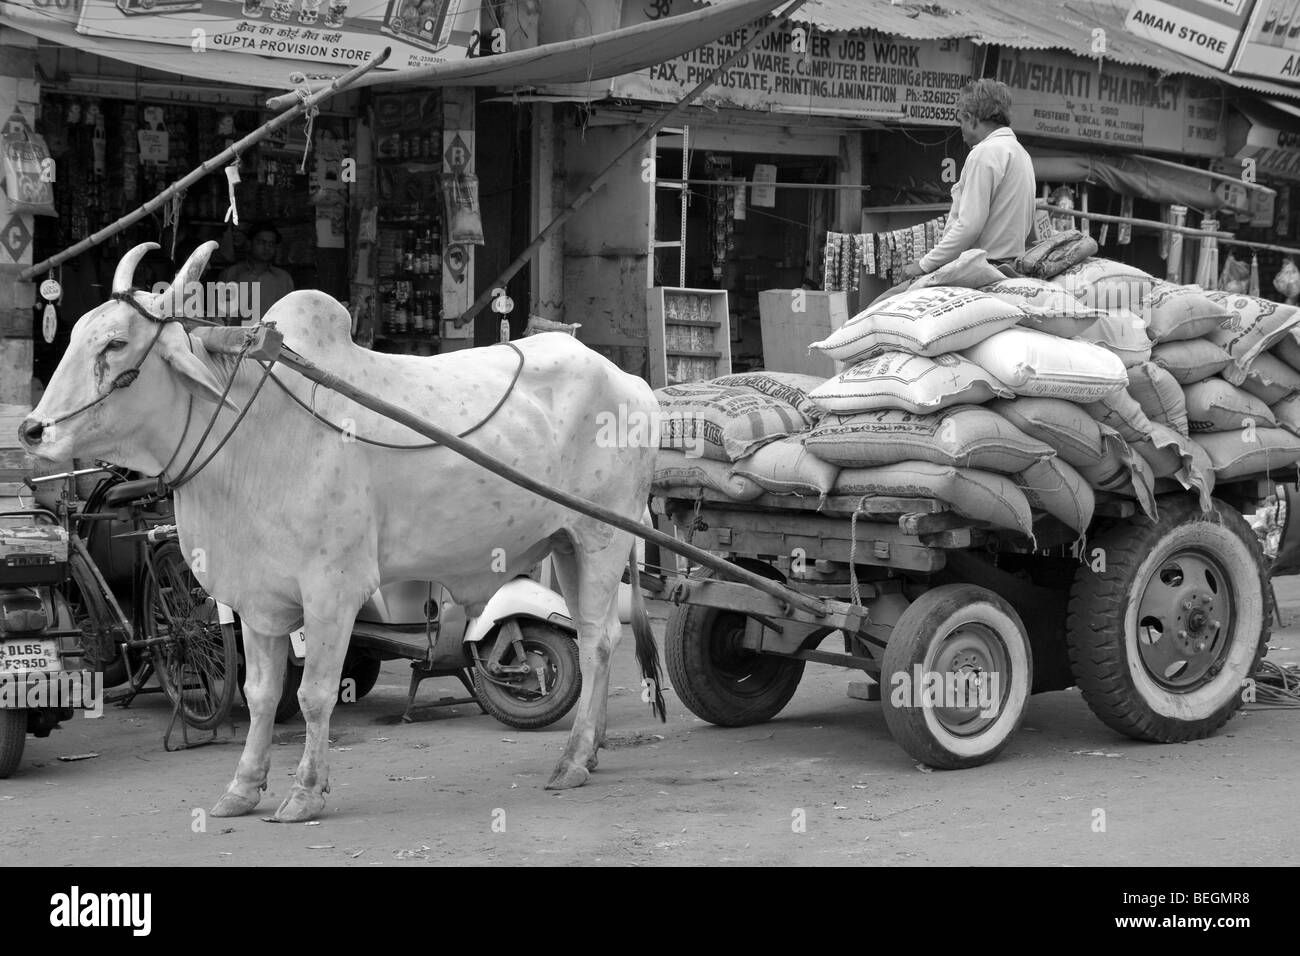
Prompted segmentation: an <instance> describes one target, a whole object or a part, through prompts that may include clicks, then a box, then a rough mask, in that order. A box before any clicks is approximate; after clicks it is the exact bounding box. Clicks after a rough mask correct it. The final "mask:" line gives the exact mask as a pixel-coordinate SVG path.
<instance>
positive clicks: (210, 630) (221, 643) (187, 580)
mask: <svg viewBox="0 0 1300 956" xmlns="http://www.w3.org/2000/svg"><path fill="white" fill-rule="evenodd" d="M152 563H153V567H152V568H151V569H150V571H149V572H148V573H147V574H146V576H145V588H144V609H143V610H144V613H143V615H142V622H143V624H144V628H145V632H146V636H147V637H149V638H151V639H158V638H161V639H162V640H161V641H160V642H159V643H157V644H154V645H153V646H152V648H151V652H152V654H153V660H154V670H155V671H157V672H158V681H159V683H161V684H162V688H163V692H164V693H165V694H166V695H167V697H168V699H170V700H171V702H172V703H173V704H176V703H177V702H179V704H180V711H181V716H182V718H183V719H184V721H185V723H187V724H189V725H190V726H191V727H193V728H194V729H195V730H214V729H215V728H216V727H218V726H219V725H220V724H221V722H222V721H223V720H225V719H226V716H227V715H228V714H229V713H230V709H231V707H233V706H234V703H235V690H236V687H237V683H238V680H239V676H238V668H239V662H238V659H237V650H236V648H237V644H236V639H235V628H234V625H233V624H222V623H221V621H220V620H219V619H218V614H217V605H216V602H215V601H213V600H212V599H211V598H209V597H208V595H207V592H205V591H204V590H203V588H202V587H201V586H200V585H199V582H198V581H197V580H196V579H195V577H194V575H193V573H192V572H191V571H190V569H189V567H188V566H187V565H186V563H185V558H184V556H183V555H182V554H181V549H180V546H179V545H177V544H176V542H174V541H167V542H164V543H163V544H161V545H159V546H158V547H157V548H155V549H154V550H153V553H152Z"/></svg>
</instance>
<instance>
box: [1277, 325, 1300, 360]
mask: <svg viewBox="0 0 1300 956" xmlns="http://www.w3.org/2000/svg"><path fill="white" fill-rule="evenodd" d="M1272 352H1273V354H1274V355H1276V356H1277V357H1278V358H1280V359H1281V360H1282V361H1283V362H1285V363H1286V364H1287V365H1289V366H1290V367H1291V368H1293V369H1296V370H1297V371H1300V326H1297V327H1296V328H1294V329H1290V330H1288V331H1287V333H1286V335H1284V336H1282V337H1281V338H1280V339H1278V340H1277V342H1276V344H1274V346H1273V349H1272Z"/></svg>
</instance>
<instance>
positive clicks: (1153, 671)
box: [194, 325, 1295, 769]
mask: <svg viewBox="0 0 1300 956" xmlns="http://www.w3.org/2000/svg"><path fill="white" fill-rule="evenodd" d="M194 332H195V335H196V336H198V337H199V338H201V339H202V340H203V341H204V344H205V346H206V347H207V348H208V349H209V350H210V351H215V352H225V353H228V354H239V355H243V356H244V357H247V358H255V359H259V360H262V361H275V362H278V363H279V364H281V365H285V366H288V367H290V368H292V369H294V370H295V371H297V372H299V373H300V374H302V375H304V376H305V377H306V378H308V379H310V380H312V381H314V382H316V383H318V384H320V385H322V386H324V387H327V388H330V389H333V390H335V391H338V392H339V393H340V394H342V395H344V396H346V397H347V398H349V399H351V400H353V401H355V402H357V403H358V404H361V405H363V406H365V407H366V408H369V409H371V410H373V411H376V412H378V413H380V414H382V415H385V416H386V417H388V418H391V419H392V420H394V421H397V422H399V423H400V424H402V425H405V426H406V427H408V428H410V429H412V430H413V431H415V432H417V433H419V434H421V435H424V436H426V437H428V438H431V439H434V440H435V441H438V442H441V443H442V444H444V445H445V446H447V447H448V448H450V449H452V450H453V451H455V452H457V453H458V454H460V455H463V456H464V457H466V458H468V459H469V460H471V461H473V462H475V463H476V464H479V465H481V466H482V467H484V468H487V469H489V470H491V471H492V472H494V473H496V474H498V475H500V476H501V477H503V478H506V479H507V480H509V481H511V482H513V483H514V484H516V485H518V486H520V487H522V488H525V489H526V490H528V491H531V492H534V493H536V494H538V495H540V496H542V497H545V498H548V499H550V500H552V501H556V502H558V503H560V504H562V505H564V506H566V507H568V508H572V509H573V510H575V511H578V512H580V513H582V514H586V515H588V516H591V517H594V518H598V519H600V520H602V521H605V522H607V523H609V524H611V525H613V526H615V527H618V528H621V529H623V530H625V531H629V532H631V533H632V534H635V535H637V536H638V537H641V538H643V539H645V540H646V541H647V542H648V543H651V544H654V545H657V546H659V547H660V548H662V549H664V550H666V551H669V552H672V553H674V554H677V555H679V556H681V557H684V558H686V559H687V560H688V561H689V562H691V563H692V564H694V565H696V568H695V570H694V571H692V572H691V573H689V574H681V573H676V572H669V573H666V574H664V575H662V576H661V577H659V578H658V579H655V578H649V580H651V581H655V584H654V586H653V589H654V590H655V591H656V592H657V593H658V595H659V596H661V597H663V598H664V599H666V600H668V601H670V602H671V603H672V604H674V605H675V608H674V610H673V612H672V616H671V617H670V619H669V625H668V631H667V637H666V644H667V648H666V650H667V658H668V667H669V671H670V674H671V676H672V678H673V686H674V689H675V690H676V692H677V694H678V696H679V697H680V698H681V700H682V701H683V702H684V703H685V704H686V705H687V706H688V707H689V708H690V709H691V710H692V711H693V712H694V713H696V714H697V715H698V716H700V717H702V718H704V719H705V720H708V721H710V722H712V723H715V724H719V725H723V726H741V725H746V724H753V723H758V722H761V721H764V720H768V719H770V718H771V717H773V716H775V715H776V714H777V713H779V712H780V710H781V708H782V707H784V706H785V704H786V703H787V702H788V701H789V700H790V698H791V696H792V695H793V694H794V691H795V689H796V687H797V686H798V682H799V679H800V677H801V676H802V673H803V668H804V664H805V663H806V662H807V661H814V662H818V663H826V664H833V665H837V666H843V667H847V668H851V669H855V670H860V671H862V672H863V673H864V674H866V675H867V676H868V677H869V678H871V682H870V683H867V682H861V683H860V684H857V685H850V690H851V693H853V694H854V696H861V697H864V698H866V699H880V700H881V701H882V704H883V706H884V712H885V719H886V723H887V724H888V726H889V728H890V731H891V732H892V734H893V735H894V737H895V739H896V740H897V741H898V743H899V744H900V745H901V746H902V747H903V749H904V750H906V751H907V752H908V753H909V754H910V755H911V756H912V757H914V758H915V759H917V760H920V761H922V762H923V763H926V764H928V765H930V766H934V767H939V768H944V769H958V768H964V767H972V766H977V765H979V764H982V763H986V762H988V761H989V760H991V759H993V758H994V757H996V755H997V754H998V753H999V752H1000V751H1001V750H1002V748H1003V747H1005V746H1006V744H1007V743H1008V741H1009V740H1010V738H1011V736H1012V735H1013V734H1014V732H1015V730H1016V729H1017V728H1018V726H1019V725H1020V722H1021V720H1022V719H1023V716H1024V712H1025V708H1026V704H1027V701H1028V699H1029V697H1030V695H1031V694H1033V693H1037V692H1043V691H1050V690H1058V689H1062V688H1065V687H1069V686H1072V685H1077V686H1078V687H1079V688H1080V690H1081V691H1082V693H1083V696H1084V699H1085V700H1086V701H1087V703H1088V705H1089V707H1090V708H1091V709H1092V710H1093V712H1094V713H1095V714H1096V715H1097V716H1098V717H1099V718H1100V719H1101V720H1102V721H1103V722H1105V723H1106V724H1107V725H1108V726H1110V727H1111V728H1113V729H1115V730H1117V731H1119V732H1121V733H1124V734H1126V735H1128V736H1130V737H1133V738H1136V739H1141V740H1149V741H1156V742H1175V741H1184V740H1191V739H1197V738H1200V737H1205V736H1207V735H1209V734H1211V733H1213V732H1214V731H1216V730H1217V729H1218V728H1219V727H1221V726H1222V725H1223V724H1224V723H1225V722H1226V721H1227V720H1228V719H1229V718H1230V717H1231V716H1232V714H1233V713H1234V712H1235V711H1236V710H1237V709H1238V708H1239V707H1240V706H1241V704H1242V703H1243V701H1244V700H1245V699H1248V692H1249V685H1250V680H1251V676H1252V675H1253V674H1254V672H1255V668H1256V666H1257V664H1258V662H1259V660H1260V658H1261V657H1262V655H1263V653H1264V650H1265V648H1266V642H1267V640H1268V635H1269V630H1270V618H1271V614H1272V600H1271V589H1270V587H1269V582H1268V569H1267V567H1266V566H1265V562H1264V557H1263V553H1262V551H1261V549H1260V547H1259V544H1258V542H1257V540H1256V538H1255V536H1254V533H1253V532H1252V531H1251V529H1250V526H1249V525H1248V524H1247V523H1246V521H1245V519H1244V518H1243V517H1242V512H1243V511H1245V510H1249V509H1251V508H1252V507H1253V506H1254V505H1255V504H1256V503H1258V502H1259V501H1261V500H1263V499H1264V498H1265V497H1267V496H1268V495H1269V494H1271V493H1272V492H1273V489H1274V486H1275V482H1276V481H1277V480H1280V479H1281V478H1283V477H1286V478H1294V477H1295V471H1294V469H1288V470H1287V471H1286V474H1285V475H1281V474H1280V473H1274V474H1273V475H1271V476H1266V477H1264V478H1260V477H1252V478H1250V479H1248V480H1245V479H1243V480H1237V481H1233V482H1231V483H1227V484H1224V485H1221V486H1220V487H1219V488H1217V489H1216V492H1215V495H1216V496H1215V498H1214V499H1213V502H1212V507H1211V509H1210V510H1209V511H1202V509H1201V508H1200V506H1199V505H1198V503H1197V502H1196V500H1195V497H1194V496H1193V495H1191V494H1189V493H1188V492H1185V491H1182V490H1181V489H1179V488H1177V487H1176V486H1165V485H1162V484H1158V485H1157V488H1156V492H1157V496H1158V497H1157V503H1158V516H1157V517H1156V518H1151V517H1148V516H1145V515H1144V514H1141V513H1139V511H1138V506H1137V505H1136V504H1135V502H1133V501H1132V500H1129V499H1126V498H1120V497H1115V496H1108V495H1104V494H1103V495H1100V496H1099V497H1098V502H1097V508H1096V513H1095V517H1094V519H1093V522H1092V524H1091V526H1090V527H1089V528H1088V534H1087V535H1086V536H1085V537H1084V538H1082V539H1080V538H1079V536H1077V535H1076V534H1075V533H1074V532H1073V531H1071V530H1070V529H1068V528H1066V527H1065V526H1064V525H1061V524H1059V523H1058V522H1056V521H1054V519H1051V518H1047V517H1045V516H1041V515H1040V516H1037V518H1038V520H1037V521H1036V522H1035V525H1034V539H1033V540H1032V541H1031V540H1030V539H1028V538H1027V537H1024V536H1023V535H1020V534H1018V533H1015V532H1009V531H1006V530H1001V529H996V528H992V527H989V526H988V525H985V524H982V523H980V522H977V521H973V520H970V519H967V518H965V517H962V516H961V515H959V514H957V513H956V512H955V511H953V510H951V509H950V508H949V506H948V505H946V504H944V503H943V502H940V501H937V500H931V499H918V498H884V497H874V498H836V497H831V498H829V499H827V500H825V501H822V502H818V501H817V500H815V499H800V498H795V497H789V496H763V497H761V498H758V499H755V500H753V501H746V502H737V501H734V500H731V499H728V498H726V497H724V496H722V495H718V494H712V493H709V492H700V493H698V494H697V495H696V496H694V497H691V498H684V497H656V498H655V500H654V502H653V510H654V512H655V513H656V514H657V515H660V516H663V517H665V518H667V519H669V520H670V521H671V522H672V523H673V524H674V525H675V526H676V528H677V532H678V533H677V535H676V536H670V535H667V534H665V533H664V532H662V531H659V530H657V529H654V528H650V527H647V526H645V525H643V524H640V523H638V522H636V521H634V520H632V519H630V518H628V517H626V516H623V515H619V514H615V513H613V512H610V511H608V510H607V509H605V508H603V507H601V506H599V505H596V504H594V503H592V502H589V501H586V500H584V499H582V498H578V497H576V496H574V495H571V494H569V493H567V492H564V491H561V490H558V489H555V488H552V487H550V486H548V485H546V484H545V483H543V482H541V481H539V480H537V479H536V478H533V477H532V476H530V475H528V474H525V473H524V472H522V471H520V470H518V469H515V468H512V467H510V466H509V465H507V464H505V463H504V462H501V461H499V460H497V459H494V458H493V457H491V456H490V455H488V454H486V453H484V452H483V451H481V450H480V449H478V448H476V447H475V446H474V445H472V444H470V443H469V442H467V441H465V440H463V439H461V438H458V437H457V436H455V435H453V434H451V433H449V432H447V431H445V430H443V429H441V428H439V427H438V426H436V425H434V424H432V423H431V422H429V421H426V420H424V419H421V418H419V417H418V416H415V415H413V414H412V413H410V412H409V411H407V410H405V409H403V408H400V407H398V406H396V405H393V404H392V403H389V402H386V401H384V400H382V399H380V398H378V397H376V396H374V395H370V394H368V393H365V392H363V391H361V390H359V389H357V388H355V387H354V386H351V385H349V384H348V383H347V382H346V381H345V380H344V379H342V378H340V377H339V376H338V375H336V374H335V373H333V372H331V371H328V370H325V369H322V368H319V367H318V366H316V365H315V364H314V363H312V362H311V361H309V360H307V359H305V358H304V357H302V356H300V355H298V354H296V353H295V352H294V351H293V350H292V349H289V348H287V347H285V346H284V345H283V342H282V339H281V336H280V335H279V333H278V332H277V331H276V330H275V328H274V326H273V325H262V326H258V327H256V328H251V329H227V328H198V329H195V330H194ZM832 637H835V638H837V640H838V641H840V642H842V648H843V649H842V650H839V651H831V650H827V649H824V648H823V647H822V644H823V642H825V641H827V640H828V639H830V638H832Z"/></svg>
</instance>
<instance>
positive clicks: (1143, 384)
mask: <svg viewBox="0 0 1300 956" xmlns="http://www.w3.org/2000/svg"><path fill="white" fill-rule="evenodd" d="M1128 393H1129V394H1130V395H1132V396H1133V399H1134V401H1136V402H1137V403H1138V406H1139V407H1140V408H1141V409H1142V411H1143V413H1144V414H1145V415H1146V416H1147V418H1149V419H1151V421H1153V422H1160V423H1162V424H1165V425H1168V426H1169V427H1171V428H1172V429H1173V430H1174V431H1176V432H1178V433H1179V434H1181V435H1186V434H1187V402H1186V400H1185V399H1184V398H1183V388H1182V386H1181V385H1179V384H1178V380H1177V379H1175V378H1174V377H1173V375H1171V374H1170V373H1169V372H1168V371H1167V370H1165V369H1163V368H1161V367H1160V366H1159V365H1156V364H1155V363H1154V362H1143V363H1142V364H1141V365H1135V366H1134V367H1133V368H1131V369H1129V370H1128Z"/></svg>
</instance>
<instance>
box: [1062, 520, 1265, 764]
mask: <svg viewBox="0 0 1300 956" xmlns="http://www.w3.org/2000/svg"><path fill="white" fill-rule="evenodd" d="M1097 548H1100V549H1101V556H1102V557H1103V558H1104V560H1105V568H1104V570H1102V569H1099V570H1097V571H1093V570H1092V567H1091V566H1090V565H1084V566H1082V567H1080V568H1079V570H1078V571H1077V572H1076V573H1075V578H1074V587H1073V589H1072V590H1071V592H1070V613H1069V617H1068V627H1067V632H1066V640H1067V642H1068V644H1069V651H1070V667H1071V669H1072V670H1073V671H1074V678H1075V681H1076V682H1077V683H1078V685H1079V689H1080V690H1081V691H1082V692H1083V699H1084V700H1085V701H1087V703H1088V706H1089V707H1090V708H1092V712H1093V713H1094V714H1096V715H1097V716H1098V717H1100V718H1101V720H1102V721H1103V722H1104V723H1105V724H1106V725H1107V726H1108V727H1111V728H1113V729H1115V730H1117V731H1119V732H1120V733H1122V734H1126V735H1128V736H1129V737H1133V738H1135V739H1137V740H1150V741H1155V742H1158V743H1175V742H1178V741H1183V740H1197V739H1199V738H1201V737H1207V736H1209V735H1210V734H1212V733H1214V732H1215V731H1216V730H1218V729H1219V728H1220V727H1222V726H1223V725H1224V724H1225V723H1226V722H1227V720H1228V718H1229V717H1231V716H1232V715H1233V713H1234V712H1235V711H1236V710H1237V708H1238V707H1240V706H1241V704H1242V699H1243V694H1242V687H1243V685H1244V684H1245V682H1246V681H1247V680H1248V679H1249V678H1250V676H1251V675H1252V674H1254V673H1255V668H1256V666H1257V665H1258V663H1259V660H1260V658H1261V657H1263V656H1264V651H1265V649H1266V645H1267V642H1268V636H1269V629H1270V624H1271V615H1272V609H1271V592H1270V589H1269V582H1268V570H1267V567H1266V566H1265V562H1264V555H1263V552H1262V551H1261V550H1260V547H1259V542H1258V541H1257V540H1256V538H1255V535H1254V533H1253V532H1252V531H1251V529H1250V526H1249V525H1247V524H1246V522H1245V521H1244V520H1243V519H1242V517H1241V516H1240V515H1239V514H1237V512H1236V511H1234V510H1233V509H1232V508H1230V507H1229V506H1227V505H1225V504H1223V503H1222V502H1219V501H1216V502H1215V503H1214V510H1213V511H1212V512H1210V513H1209V514H1204V513H1202V512H1201V511H1200V510H1199V509H1198V508H1197V507H1195V504H1194V503H1193V502H1191V501H1190V500H1186V501H1184V500H1172V501H1162V502H1161V504H1160V517H1159V519H1158V520H1156V521H1150V520H1147V519H1142V520H1140V521H1132V522H1129V523H1126V524H1123V525H1119V526H1116V527H1114V528H1111V529H1110V530H1109V531H1107V532H1106V533H1105V534H1104V535H1102V536H1101V537H1100V538H1098V539H1097V540H1096V541H1095V542H1090V543H1089V546H1088V551H1089V553H1090V554H1094V553H1096V549H1097Z"/></svg>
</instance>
